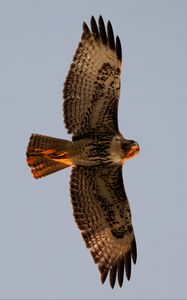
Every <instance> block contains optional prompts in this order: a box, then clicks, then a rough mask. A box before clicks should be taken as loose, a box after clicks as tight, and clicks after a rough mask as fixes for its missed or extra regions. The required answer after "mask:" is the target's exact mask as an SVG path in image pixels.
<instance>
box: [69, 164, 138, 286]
mask: <svg viewBox="0 0 187 300" xmlns="http://www.w3.org/2000/svg"><path fill="white" fill-rule="evenodd" d="M70 185H71V198H72V205H73V212H74V217H75V220H76V223H77V225H78V227H79V229H80V230H81V233H82V236H83V238H84V240H85V243H86V245H87V247H88V248H90V251H91V254H92V256H93V258H94V261H95V263H97V264H98V267H99V270H100V272H101V281H102V282H104V281H105V279H106V277H107V275H108V273H110V284H111V286H112V287H114V285H115V281H116V277H118V283H119V285H120V286H122V283H123V276H124V270H125V272H126V277H127V279H128V280H129V279H130V275H131V258H132V260H133V262H134V263H136V257H137V253H136V242H135V237H134V232H133V227H132V223H131V213H130V207H129V203H128V199H127V196H126V193H125V190H124V186H123V180H122V168H121V166H117V167H114V166H112V165H111V166H108V167H104V168H103V167H102V166H97V167H80V166H79V167H78V166H76V167H73V170H72V175H71V184H70Z"/></svg>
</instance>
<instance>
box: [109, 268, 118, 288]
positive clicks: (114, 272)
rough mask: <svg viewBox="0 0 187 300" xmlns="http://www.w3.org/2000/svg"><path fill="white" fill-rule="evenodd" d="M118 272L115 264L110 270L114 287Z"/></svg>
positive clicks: (111, 283) (112, 286)
mask: <svg viewBox="0 0 187 300" xmlns="http://www.w3.org/2000/svg"><path fill="white" fill-rule="evenodd" d="M116 272H117V264H115V265H114V266H113V267H112V268H111V270H110V285H111V288H112V289H113V288H114V285H115V282H116Z"/></svg>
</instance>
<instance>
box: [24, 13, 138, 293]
mask: <svg viewBox="0 0 187 300" xmlns="http://www.w3.org/2000/svg"><path fill="white" fill-rule="evenodd" d="M121 68H122V50H121V43H120V39H119V37H118V36H117V37H116V38H114V33H113V29H112V25H111V22H110V21H108V23H107V27H105V24H104V21H103V18H102V16H100V17H99V20H98V24H97V22H96V20H95V18H94V17H93V16H92V17H91V21H90V28H89V27H88V25H87V24H86V23H85V22H83V33H82V37H81V41H80V42H79V45H78V48H77V50H76V52H75V55H74V57H73V62H72V64H71V66H70V70H69V72H68V75H67V78H66V80H65V84H64V89H63V98H64V101H63V112H64V122H65V126H66V128H67V131H68V133H70V134H72V141H67V140H62V139H57V138H53V137H49V136H44V135H39V134H32V135H31V137H30V141H29V144H28V148H27V153H26V155H27V163H28V165H29V167H31V171H32V174H33V176H34V178H41V177H43V176H46V175H49V174H51V173H54V172H56V171H59V170H62V169H64V168H67V167H69V166H72V171H71V178H70V194H71V201H72V206H73V214H74V217H75V221H76V223H77V225H78V227H79V229H80V231H81V233H82V236H83V239H84V241H85V243H86V246H87V247H88V248H89V249H90V251H91V254H92V256H93V259H94V261H95V263H97V264H98V268H99V271H100V273H101V281H102V283H104V282H105V280H106V278H107V275H108V274H109V280H110V285H111V287H112V288H113V287H114V285H115V282H116V278H118V283H119V286H120V287H121V286H122V284H123V279H124V271H125V273H126V277H127V279H128V280H129V279H130V276H131V261H133V262H134V264H135V263H136V259H137V250H136V241H135V235H134V231H133V226H132V222H131V211H130V206H129V202H128V198H127V195H126V192H125V188H124V184H123V178H122V166H123V164H124V163H125V162H126V160H127V159H129V158H132V157H133V156H134V155H136V154H137V153H138V152H139V145H138V143H137V142H135V141H133V140H128V139H125V138H124V137H123V136H122V134H121V133H120V131H119V127H118V101H119V95H120V73H121Z"/></svg>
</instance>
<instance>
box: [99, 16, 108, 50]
mask: <svg viewBox="0 0 187 300" xmlns="http://www.w3.org/2000/svg"><path fill="white" fill-rule="evenodd" d="M99 32H100V37H101V40H102V42H103V44H105V45H107V44H108V41H107V40H108V39H107V34H106V29H105V23H104V21H103V17H102V16H100V17H99Z"/></svg>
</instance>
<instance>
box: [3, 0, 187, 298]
mask: <svg viewBox="0 0 187 300" xmlns="http://www.w3.org/2000/svg"><path fill="white" fill-rule="evenodd" d="M100 14H102V16H103V18H104V20H105V21H107V20H108V19H109V20H110V21H111V23H112V25H113V29H114V32H115V34H118V35H119V36H120V39H121V43H122V49H123V71H122V84H121V97H120V107H119V126H120V130H121V132H122V133H123V134H124V135H125V137H127V138H130V139H135V140H136V141H137V142H138V143H139V144H140V147H141V152H140V154H139V155H137V156H136V157H135V158H134V159H132V160H130V161H128V162H127V163H126V165H125V166H124V170H123V176H124V182H125V187H126V191H127V194H128V198H129V201H130V206H131V210H132V218H133V224H134V229H135V234H136V240H137V247H138V260H137V264H136V265H135V266H134V265H133V268H132V276H131V280H130V281H129V282H127V281H126V280H125V281H124V285H123V287H122V288H121V289H120V288H119V287H118V285H116V287H115V288H114V290H112V289H111V288H110V286H109V283H108V280H107V282H106V283H105V284H104V285H102V284H101V282H100V274H99V271H98V268H97V265H95V264H94V261H93V259H92V257H91V255H90V253H89V250H88V249H86V247H85V244H84V241H83V240H82V237H81V235H80V232H79V230H78V228H77V226H76V224H75V222H74V219H73V215H72V207H71V199H70V195H69V176H70V171H71V170H70V169H65V170H63V171H61V172H58V173H56V174H53V175H51V176H49V177H46V178H44V179H41V180H34V179H33V178H32V176H31V173H30V170H29V168H28V167H27V165H26V161H25V160H26V159H25V152H26V147H27V143H28V140H29V136H30V134H31V133H41V134H47V135H51V136H54V137H59V138H66V139H71V136H69V135H67V133H66V130H65V127H64V123H63V116H62V99H61V98H62V92H61V90H62V88H63V82H64V80H65V77H66V75H67V72H68V69H69V66H70V63H71V62H72V57H73V55H74V52H75V49H76V47H77V46H78V42H79V40H80V37H81V33H82V22H83V21H86V22H87V23H88V24H89V20H90V17H91V16H92V15H94V16H95V18H96V19H97V18H98V17H99V15H100ZM186 29H187V1H167V0H165V1H159V0H155V1H151V0H150V1H148V0H147V1H145V0H141V1H139V0H138V1H135V0H132V1H130V0H129V1H125V0H118V1H109V0H107V1H97V0H95V1H88V0H81V1H72V0H69V1H49V0H48V1H47V0H39V1H31V0H30V1H21V0H16V1H13V0H12V1H7V0H6V1H2V0H1V1H0V39H1V40H0V82H1V88H0V99H1V110H0V122H1V125H0V135H1V139H2V144H1V181H0V182H1V186H0V190H1V198H0V241H1V242H0V299H31V298H32V299H51V298H52V299H166V298H167V299H168V298H170V299H171V298H173V299H176V298H177V299H179V298H180V299H185V298H187V259H186V253H187V183H186V177H187V172H186V168H187V158H186V153H187V34H186Z"/></svg>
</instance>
